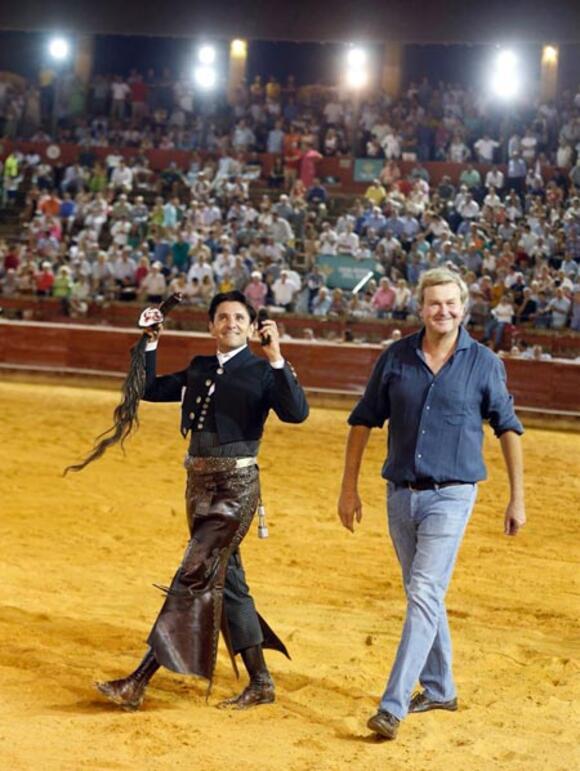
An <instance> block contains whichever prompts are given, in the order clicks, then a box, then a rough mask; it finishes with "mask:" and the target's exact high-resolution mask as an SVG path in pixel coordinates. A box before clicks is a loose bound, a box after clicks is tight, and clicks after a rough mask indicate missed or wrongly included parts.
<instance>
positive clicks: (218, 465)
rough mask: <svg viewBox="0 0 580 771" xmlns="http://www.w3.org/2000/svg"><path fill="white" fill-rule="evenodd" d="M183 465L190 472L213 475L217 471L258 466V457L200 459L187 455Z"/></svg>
mask: <svg viewBox="0 0 580 771" xmlns="http://www.w3.org/2000/svg"><path fill="white" fill-rule="evenodd" d="M183 465H184V466H185V468H186V469H187V470H188V471H196V472H197V473H198V474H211V473H214V472H216V471H235V470H236V469H240V468H248V467H249V466H255V465H256V457H255V456H254V455H251V456H250V457H247V458H212V457H207V458H198V457H195V456H193V455H186V456H185V460H184V461H183Z"/></svg>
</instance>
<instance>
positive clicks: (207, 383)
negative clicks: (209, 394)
mask: <svg viewBox="0 0 580 771" xmlns="http://www.w3.org/2000/svg"><path fill="white" fill-rule="evenodd" d="M205 385H206V388H209V387H210V385H211V380H206V381H205Z"/></svg>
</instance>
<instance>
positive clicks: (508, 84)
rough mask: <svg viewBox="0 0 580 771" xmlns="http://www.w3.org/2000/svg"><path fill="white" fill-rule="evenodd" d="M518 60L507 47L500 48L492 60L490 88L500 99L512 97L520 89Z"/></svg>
mask: <svg viewBox="0 0 580 771" xmlns="http://www.w3.org/2000/svg"><path fill="white" fill-rule="evenodd" d="M518 65H519V60H518V57H517V56H516V54H515V53H514V52H513V51H510V50H509V49H504V50H501V51H500V52H499V53H498V54H497V56H496V58H495V62H494V68H493V72H492V75H491V89H492V91H493V93H494V94H495V95H496V96H498V97H499V98H500V99H512V98H513V97H514V96H516V95H517V94H518V92H519V90H520V85H521V84H520V76H519V73H518V69H519V66H518Z"/></svg>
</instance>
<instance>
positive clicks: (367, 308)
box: [347, 292, 374, 319]
mask: <svg viewBox="0 0 580 771" xmlns="http://www.w3.org/2000/svg"><path fill="white" fill-rule="evenodd" d="M347 313H348V315H349V316H350V317H351V318H353V319H368V318H370V317H372V316H374V308H373V306H372V304H371V303H370V302H369V301H368V300H367V299H366V297H365V295H364V293H363V292H359V293H358V294H353V296H352V297H351V299H350V300H349V302H348V305H347Z"/></svg>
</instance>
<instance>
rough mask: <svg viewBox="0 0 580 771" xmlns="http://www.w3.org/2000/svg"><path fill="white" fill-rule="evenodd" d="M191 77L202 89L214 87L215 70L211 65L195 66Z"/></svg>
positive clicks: (215, 81)
mask: <svg viewBox="0 0 580 771" xmlns="http://www.w3.org/2000/svg"><path fill="white" fill-rule="evenodd" d="M193 77H194V80H195V82H196V84H197V85H198V86H199V87H200V88H202V89H204V91H210V90H211V89H212V88H215V85H216V83H217V72H216V71H215V69H214V68H213V67H207V66H206V67H196V68H195V70H194V71H193Z"/></svg>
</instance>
